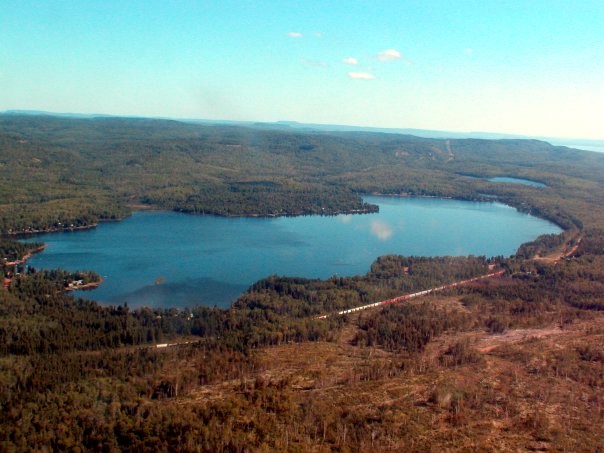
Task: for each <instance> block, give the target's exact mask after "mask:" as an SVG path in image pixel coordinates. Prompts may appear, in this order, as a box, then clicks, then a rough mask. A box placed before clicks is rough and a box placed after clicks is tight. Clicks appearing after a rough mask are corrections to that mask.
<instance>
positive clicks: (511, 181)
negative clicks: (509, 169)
mask: <svg viewBox="0 0 604 453" xmlns="http://www.w3.org/2000/svg"><path fill="white" fill-rule="evenodd" d="M489 181H490V182H501V183H505V184H521V185H523V186H531V187H539V188H543V187H547V186H546V185H545V184H543V183H542V182H538V181H532V180H530V179H523V178H510V177H508V176H496V177H494V178H489Z"/></svg>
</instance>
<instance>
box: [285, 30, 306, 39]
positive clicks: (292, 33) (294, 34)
mask: <svg viewBox="0 0 604 453" xmlns="http://www.w3.org/2000/svg"><path fill="white" fill-rule="evenodd" d="M287 36H289V37H290V38H301V37H303V36H304V35H303V34H302V33H300V32H299V31H290V32H289V33H288V34H287Z"/></svg>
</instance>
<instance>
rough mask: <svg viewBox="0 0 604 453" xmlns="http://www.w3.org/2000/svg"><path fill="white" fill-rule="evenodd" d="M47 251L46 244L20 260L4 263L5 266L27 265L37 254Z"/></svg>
mask: <svg viewBox="0 0 604 453" xmlns="http://www.w3.org/2000/svg"><path fill="white" fill-rule="evenodd" d="M45 249H46V244H42V245H41V246H39V247H36V248H35V249H32V250H30V251H29V252H27V253H26V254H25V255H23V256H22V257H21V258H20V259H18V260H15V261H7V262H5V263H4V265H5V266H18V265H19V264H25V263H26V262H27V260H28V259H30V258H31V257H32V256H33V255H35V254H36V253H40V252H42V251H44V250H45Z"/></svg>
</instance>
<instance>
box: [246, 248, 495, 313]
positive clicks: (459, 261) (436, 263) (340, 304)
mask: <svg viewBox="0 0 604 453" xmlns="http://www.w3.org/2000/svg"><path fill="white" fill-rule="evenodd" d="M488 264H489V261H488V260H486V259H485V258H484V257H435V258H426V257H402V256H397V255H387V256H383V257H380V258H378V259H377V260H376V261H375V262H374V263H373V264H372V265H371V270H370V272H369V273H367V274H366V275H364V276H357V277H332V278H330V279H328V280H312V279H304V278H290V277H276V276H273V277H269V278H266V279H263V280H260V281H258V282H256V283H255V284H254V285H252V286H251V287H250V289H249V290H248V291H247V292H246V293H245V294H243V295H242V296H241V297H240V298H239V299H238V300H237V302H236V304H235V308H239V309H249V310H261V311H265V312H271V313H275V314H277V315H279V316H285V317H288V318H291V317H298V318H300V317H302V318H307V317H310V316H317V315H322V314H329V313H335V312H337V311H340V310H345V309H347V308H352V307H356V306H360V305H366V304H369V303H373V302H378V301H380V300H385V299H390V298H392V297H396V296H400V295H403V294H406V293H412V292H417V291H421V290H425V289H430V288H434V287H437V286H441V285H444V284H447V283H453V282H456V281H460V280H466V279H469V278H472V277H477V276H480V275H485V274H487V273H488V272H489V267H488Z"/></svg>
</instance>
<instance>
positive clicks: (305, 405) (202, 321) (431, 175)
mask: <svg viewBox="0 0 604 453" xmlns="http://www.w3.org/2000/svg"><path fill="white" fill-rule="evenodd" d="M0 175H1V178H0V231H1V232H2V233H3V234H4V237H3V238H2V239H1V240H0V252H1V256H0V258H2V278H3V280H4V282H5V285H4V287H3V288H2V289H0V412H1V413H2V417H0V450H2V451H28V450H31V451H48V450H59V451H83V450H98V451H141V450H151V451H212V452H217V451H235V452H237V451H241V452H243V451H334V450H335V451H413V450H422V451H424V450H425V451H431V450H438V451H442V450H485V451H492V450H555V451H593V450H596V449H597V448H600V447H601V445H602V439H604V428H603V426H604V423H603V422H604V393H603V389H604V317H603V315H604V218H603V213H604V209H603V208H604V206H603V203H604V190H603V185H604V176H603V175H604V156H602V155H598V154H596V153H589V152H582V151H578V150H572V149H569V148H564V147H554V146H551V145H549V144H548V143H545V142H540V141H533V140H496V141H490V140H453V139H451V140H436V139H423V138H417V137H412V136H401V135H393V134H376V133H358V132H355V133H344V132H338V133H329V132H308V131H307V132H300V131H287V130H278V129H274V130H273V129H270V128H267V127H263V128H252V127H248V128H246V127H234V126H209V125H199V124H189V123H181V122H176V121H164V120H147V119H117V118H97V119H72V118H56V117H50V116H39V117H38V116H19V115H0ZM494 176H511V177H520V178H526V179H531V180H535V181H539V182H542V183H544V184H545V185H546V187H543V188H536V187H529V186H522V185H518V184H502V183H493V182H489V181H488V179H489V178H491V177H494ZM367 193H383V194H392V195H404V196H409V195H415V196H419V195H422V196H443V197H455V198H461V199H472V200H490V201H492V200H498V201H501V202H505V203H508V204H510V205H512V206H515V207H517V208H518V209H520V210H523V211H526V212H531V213H533V214H535V215H538V216H541V217H544V218H547V219H549V220H552V221H554V222H556V223H557V224H558V225H560V226H561V227H562V228H563V229H564V232H563V233H562V234H561V235H547V236H542V237H540V238H537V239H536V240H535V241H533V242H531V243H528V244H523V245H522V246H521V247H520V249H519V250H518V253H517V254H516V255H515V256H512V257H508V258H504V257H495V258H488V259H487V258H485V257H436V258H424V257H402V256H395V255H388V256H383V257H376V259H375V261H374V263H373V264H372V266H371V268H370V270H369V272H368V273H367V274H366V275H360V276H356V277H347V278H339V277H332V278H330V279H327V280H316V279H301V278H289V277H276V276H267V278H265V279H263V280H260V281H258V282H256V283H255V284H254V285H252V286H251V287H250V288H249V289H248V290H247V291H246V292H245V293H244V294H243V295H242V296H241V297H240V298H239V299H238V300H237V301H236V302H235V303H234V304H233V305H232V307H230V308H229V309H226V310H223V309H217V308H210V307H201V306H198V307H190V308H188V309H183V310H178V309H173V308H172V309H151V308H146V307H143V308H137V309H134V310H133V309H131V308H129V307H128V306H126V305H124V306H101V305H98V304H97V303H95V302H91V301H87V300H85V299H82V298H74V297H73V296H71V295H70V293H69V292H68V291H66V290H68V289H69V288H70V287H71V286H73V285H74V284H78V285H79V284H83V285H85V284H90V283H93V284H94V283H95V282H98V281H99V276H98V275H97V274H95V273H94V269H89V270H82V271H81V272H76V273H69V272H65V271H62V270H60V269H57V270H49V271H40V270H35V269H32V268H30V267H29V266H27V263H26V262H24V259H25V258H26V257H27V256H28V255H29V254H31V253H35V252H36V251H39V250H40V248H41V247H43V244H23V243H20V242H18V241H16V240H15V239H16V238H17V237H18V235H19V234H22V233H28V232H34V231H43V230H50V231H53V230H63V229H73V228H81V227H89V226H92V225H94V224H96V223H97V222H99V221H106V220H118V219H120V218H123V217H124V216H126V215H128V213H129V212H131V210H133V209H139V208H147V207H153V208H162V209H174V210H179V211H184V212H190V213H192V214H218V215H262V216H269V215H270V216H272V215H301V214H323V215H330V214H336V213H340V212H347V213H355V212H367V211H370V210H374V209H376V207H374V206H371V205H367V204H365V203H363V201H362V199H361V195H363V194H367ZM493 270H501V271H503V274H502V275H499V274H498V276H496V277H493V278H489V279H484V280H477V281H474V282H472V283H468V284H464V285H461V286H456V287H451V288H449V289H446V290H443V291H440V292H438V293H433V294H430V295H428V296H425V297H418V298H415V299H413V300H410V301H407V302H404V303H400V304H392V305H388V306H385V307H383V308H376V309H372V310H366V311H362V312H358V313H354V314H350V315H346V316H337V315H335V313H336V312H337V311H340V310H343V309H347V308H351V307H357V306H360V305H365V304H368V303H373V302H376V301H380V300H385V299H389V298H392V297H396V296H399V295H401V294H408V293H413V292H417V291H422V290H426V289H430V288H434V287H438V286H441V285H445V284H449V283H454V282H458V281H463V280H468V279H470V278H472V277H477V276H482V275H485V274H487V273H490V272H492V271H493ZM320 315H327V317H325V318H321V319H319V316H320Z"/></svg>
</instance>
